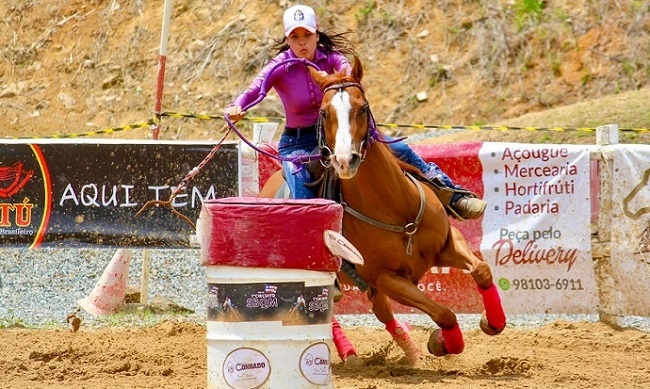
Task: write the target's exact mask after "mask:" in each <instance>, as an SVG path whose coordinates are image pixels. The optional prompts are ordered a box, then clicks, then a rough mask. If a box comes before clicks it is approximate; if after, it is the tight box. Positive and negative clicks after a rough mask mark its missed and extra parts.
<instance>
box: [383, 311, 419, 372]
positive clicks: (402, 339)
mask: <svg viewBox="0 0 650 389" xmlns="http://www.w3.org/2000/svg"><path fill="white" fill-rule="evenodd" d="M409 329H410V327H409V325H408V323H403V324H402V323H400V322H398V321H397V319H393V320H392V321H391V322H389V323H388V324H386V331H388V333H390V335H391V336H392V337H393V340H394V341H395V343H397V345H398V346H399V347H400V348H401V349H402V350H404V353H405V354H406V358H407V359H408V360H409V361H410V362H411V363H414V362H417V360H418V359H419V358H420V355H421V354H422V353H421V352H420V348H419V347H418V346H417V345H416V344H415V342H414V341H413V338H411V335H410V334H409Z"/></svg>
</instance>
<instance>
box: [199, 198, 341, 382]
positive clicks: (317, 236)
mask: <svg viewBox="0 0 650 389" xmlns="http://www.w3.org/2000/svg"><path fill="white" fill-rule="evenodd" d="M342 217H343V210H342V207H341V206H340V205H339V204H337V203H335V202H332V201H329V200H323V199H309V200H294V199H264V198H255V197H232V198H224V199H217V200H209V201H206V202H204V204H203V207H202V210H201V214H200V217H199V220H198V222H197V238H198V240H199V242H200V245H201V250H200V251H201V262H202V264H203V265H204V266H205V267H206V278H207V289H208V290H207V303H206V305H207V316H208V317H207V347H208V353H207V354H208V355H207V358H208V363H207V367H208V369H207V370H208V388H209V389H212V388H235V389H253V388H273V389H276V388H282V387H288V386H289V387H291V388H292V389H302V388H333V387H334V386H333V382H332V377H331V365H330V361H331V347H332V314H333V299H332V295H333V287H334V280H335V277H336V271H338V269H339V267H340V264H341V262H340V258H338V257H336V256H334V255H333V254H332V253H331V252H330V251H329V250H328V249H327V247H326V246H325V242H324V232H325V231H326V230H333V231H336V232H340V230H341V223H342Z"/></svg>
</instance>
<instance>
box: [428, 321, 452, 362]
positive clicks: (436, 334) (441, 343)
mask: <svg viewBox="0 0 650 389" xmlns="http://www.w3.org/2000/svg"><path fill="white" fill-rule="evenodd" d="M427 349H428V350H429V353H430V354H433V355H435V356H436V357H444V356H445V355H447V354H449V352H448V351H447V349H446V348H445V338H443V337H442V330H441V329H440V328H438V329H437V330H435V331H433V333H432V334H431V336H429V343H427Z"/></svg>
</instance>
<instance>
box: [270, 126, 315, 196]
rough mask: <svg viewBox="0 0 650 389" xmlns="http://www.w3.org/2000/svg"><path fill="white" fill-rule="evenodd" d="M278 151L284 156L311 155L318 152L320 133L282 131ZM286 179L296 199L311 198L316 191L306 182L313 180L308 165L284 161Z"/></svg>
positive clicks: (283, 167) (283, 168)
mask: <svg viewBox="0 0 650 389" xmlns="http://www.w3.org/2000/svg"><path fill="white" fill-rule="evenodd" d="M278 152H279V154H280V157H282V158H293V157H299V156H304V155H310V154H314V153H317V152H318V135H317V134H315V133H312V134H307V135H297V136H294V135H287V134H285V133H282V136H281V137H280V143H279V144H278ZM282 170H283V172H284V179H285V181H286V182H287V185H288V186H289V190H290V191H291V196H292V197H293V198H294V199H311V198H314V197H316V193H315V192H314V191H313V190H312V189H311V188H309V187H307V186H305V184H306V183H310V182H312V181H313V178H312V176H311V174H309V171H308V170H307V166H306V165H300V167H296V165H294V164H293V163H292V162H287V161H282Z"/></svg>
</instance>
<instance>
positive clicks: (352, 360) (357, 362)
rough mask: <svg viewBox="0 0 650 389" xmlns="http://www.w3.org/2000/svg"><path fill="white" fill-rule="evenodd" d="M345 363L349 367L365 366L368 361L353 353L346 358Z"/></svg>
mask: <svg viewBox="0 0 650 389" xmlns="http://www.w3.org/2000/svg"><path fill="white" fill-rule="evenodd" d="M343 364H344V365H345V366H347V367H362V366H365V364H366V363H365V362H364V361H363V359H361V358H359V357H358V356H357V355H356V354H353V355H350V356H349V357H347V358H345V361H343Z"/></svg>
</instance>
